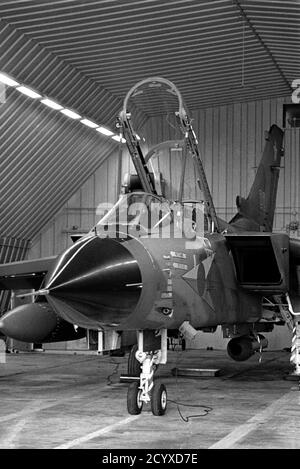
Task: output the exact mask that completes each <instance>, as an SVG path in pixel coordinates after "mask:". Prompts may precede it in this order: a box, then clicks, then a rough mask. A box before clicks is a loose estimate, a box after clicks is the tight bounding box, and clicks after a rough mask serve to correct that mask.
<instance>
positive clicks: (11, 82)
mask: <svg viewBox="0 0 300 469" xmlns="http://www.w3.org/2000/svg"><path fill="white" fill-rule="evenodd" d="M0 81H1V83H4V84H5V85H8V86H18V85H19V84H20V83H18V82H17V81H16V80H13V79H12V78H10V77H8V76H7V75H5V74H4V73H0Z"/></svg>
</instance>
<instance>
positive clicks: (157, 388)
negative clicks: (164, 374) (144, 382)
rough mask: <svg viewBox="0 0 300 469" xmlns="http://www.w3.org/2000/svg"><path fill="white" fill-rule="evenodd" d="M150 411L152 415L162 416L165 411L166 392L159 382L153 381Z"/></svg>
mask: <svg viewBox="0 0 300 469" xmlns="http://www.w3.org/2000/svg"><path fill="white" fill-rule="evenodd" d="M151 410H152V414H153V415H157V416H158V415H164V414H165V412H166V410H167V390H166V386H165V385H164V384H163V383H161V382H160V381H154V386H153V388H152V395H151Z"/></svg>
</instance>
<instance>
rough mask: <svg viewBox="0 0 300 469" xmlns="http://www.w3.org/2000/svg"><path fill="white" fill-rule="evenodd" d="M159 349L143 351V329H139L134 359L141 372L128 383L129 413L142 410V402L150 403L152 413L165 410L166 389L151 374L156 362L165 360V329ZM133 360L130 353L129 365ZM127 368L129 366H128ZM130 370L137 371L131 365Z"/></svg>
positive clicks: (160, 412)
mask: <svg viewBox="0 0 300 469" xmlns="http://www.w3.org/2000/svg"><path fill="white" fill-rule="evenodd" d="M160 334H161V350H156V351H154V352H153V351H150V352H149V351H148V352H144V351H143V331H139V335H138V347H137V350H136V353H135V358H136V361H137V362H138V363H139V364H140V369H141V372H140V373H139V379H138V381H134V382H132V383H130V385H129V386H128V391H127V410H128V413H129V414H131V415H137V414H140V413H141V412H142V408H143V404H144V403H148V402H150V403H151V410H152V413H153V415H156V416H161V415H164V414H165V412H166V410H167V390H166V387H165V385H164V384H163V383H162V382H161V381H160V380H156V381H154V379H153V375H154V371H155V370H156V368H157V366H158V364H160V363H166V361H167V330H166V329H162V330H161V331H160ZM132 362H133V357H132V354H131V355H130V357H129V365H130V364H131V363H132ZM129 368H131V367H130V366H129ZM131 371H137V367H136V366H133V367H132V370H131Z"/></svg>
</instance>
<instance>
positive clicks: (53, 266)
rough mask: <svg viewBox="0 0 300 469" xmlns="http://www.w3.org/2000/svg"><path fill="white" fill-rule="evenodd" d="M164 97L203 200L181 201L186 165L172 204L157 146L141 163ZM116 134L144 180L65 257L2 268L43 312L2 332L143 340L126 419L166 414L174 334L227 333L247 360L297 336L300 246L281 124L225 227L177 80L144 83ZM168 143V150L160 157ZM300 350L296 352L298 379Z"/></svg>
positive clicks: (1, 284)
mask: <svg viewBox="0 0 300 469" xmlns="http://www.w3.org/2000/svg"><path fill="white" fill-rule="evenodd" d="M154 91H156V92H157V91H159V93H160V94H162V93H164V94H165V95H166V96H167V101H168V104H170V107H171V109H172V115H173V118H174V125H173V123H172V126H175V125H177V129H179V132H180V135H181V138H182V140H181V141H180V142H181V144H182V145H183V146H184V148H185V149H186V155H187V158H188V159H190V160H192V161H193V164H194V168H195V171H196V174H197V183H198V185H199V188H200V190H201V194H202V195H201V198H199V200H185V199H184V197H183V185H184V177H185V176H184V168H185V164H182V174H181V177H180V180H179V191H178V198H177V200H171V199H170V198H168V197H167V198H166V197H164V196H163V195H162V192H163V191H162V185H161V178H160V175H159V174H158V172H157V171H156V170H155V169H154V166H153V165H151V164H150V160H151V156H152V155H153V153H154V152H155V149H154V150H153V149H152V150H150V151H149V152H148V153H147V154H146V155H145V156H144V154H143V151H142V147H141V139H140V137H139V136H138V135H137V133H136V132H137V131H138V130H135V128H136V129H138V127H137V125H138V121H137V122H135V117H134V111H136V109H138V108H145V107H146V105H148V104H149V99H153V103H154V105H156V104H157V102H158V101H155V99H154V98H152V94H153V92H154ZM132 102H134V104H132ZM118 127H119V130H120V132H121V134H122V136H123V137H124V138H125V139H126V143H127V148H128V150H129V153H130V156H131V159H132V162H133V164H134V167H135V170H136V175H131V176H130V177H129V183H128V184H127V187H126V191H124V192H125V193H123V194H121V196H120V198H119V200H118V202H117V203H116V204H115V205H114V206H113V207H112V209H111V210H110V211H109V212H108V213H107V214H106V215H105V216H104V217H103V218H101V220H100V221H99V222H98V223H97V225H96V226H95V227H93V228H92V229H91V231H90V232H89V233H88V234H87V235H85V236H83V237H82V238H81V239H80V240H79V241H77V242H76V243H75V244H74V245H72V246H71V247H69V248H68V249H67V250H66V251H65V252H63V253H62V254H61V255H60V256H58V257H57V258H49V259H46V260H43V259H38V260H36V261H25V262H22V263H12V264H8V265H7V264H5V265H1V266H0V288H1V289H18V288H34V289H36V291H35V303H33V304H28V305H23V306H20V307H18V308H15V309H13V310H11V311H8V312H7V313H6V314H5V315H4V316H3V317H2V318H1V321H0V330H1V331H2V332H3V333H4V334H6V335H8V336H10V337H13V338H16V339H19V340H23V341H28V342H39V343H41V342H42V343H43V342H47V341H54V340H71V339H73V338H76V337H80V336H82V335H83V333H84V330H85V329H94V330H97V329H98V330H114V331H116V332H117V333H119V334H120V335H121V337H122V334H125V333H126V331H136V343H135V345H134V347H132V350H131V352H130V354H129V359H128V375H129V376H130V377H136V379H135V380H132V381H131V382H130V384H129V386H128V395H127V407H128V411H129V413H130V414H138V413H140V412H141V410H142V406H143V403H147V402H150V403H151V408H152V412H153V414H154V415H163V414H164V413H165V411H166V407H167V391H166V388H165V386H164V384H163V383H162V382H161V381H160V380H157V379H155V378H154V372H155V369H156V367H157V366H158V365H159V364H164V363H166V361H167V349H168V346H167V344H168V337H178V336H183V337H193V336H194V335H195V333H196V331H198V330H202V331H210V332H214V331H215V330H216V328H217V326H219V325H220V326H221V327H222V329H223V335H224V337H225V338H230V341H229V342H228V353H229V355H230V357H232V358H233V359H234V360H237V361H242V360H246V359H248V358H249V357H250V356H251V355H253V353H254V352H255V351H257V350H262V349H263V348H265V347H266V346H267V340H266V338H265V337H264V336H263V333H264V332H270V331H271V330H272V329H273V328H274V326H275V325H282V324H285V323H287V324H288V326H289V327H290V328H291V330H292V331H293V332H292V334H293V337H294V338H295V337H297V328H298V317H297V314H299V313H298V312H299V311H300V295H299V292H300V242H299V241H298V240H292V239H290V238H289V236H288V235H287V234H280V233H273V232H272V227H273V219H274V211H275V203H276V193H277V186H278V179H279V171H280V163H281V158H282V156H283V150H282V146H283V131H282V130H281V129H280V128H279V127H277V126H276V125H272V126H271V128H270V129H269V131H268V132H266V136H265V138H266V142H265V148H264V152H263V156H262V159H261V161H260V164H259V166H258V169H257V173H256V176H255V179H254V182H253V185H252V187H251V190H250V192H249V195H248V197H247V198H242V197H240V196H238V197H237V214H236V215H235V216H234V217H233V218H232V220H231V221H229V222H225V221H224V220H222V219H221V218H219V217H218V216H217V214H216V211H215V207H214V204H213V200H212V197H211V193H210V190H209V186H208V183H207V180H206V175H205V171H204V168H203V163H202V159H201V156H200V152H199V149H198V142H197V139H196V135H195V133H194V130H193V128H192V125H191V120H190V117H189V115H188V111H187V107H186V106H185V104H184V102H183V100H182V97H181V94H180V92H179V91H178V89H177V88H176V86H175V85H174V84H173V83H171V82H170V81H169V80H166V79H164V78H159V77H155V78H149V79H146V80H143V81H141V82H139V83H137V84H136V85H135V86H134V87H133V88H132V89H131V90H130V91H129V92H128V94H127V96H126V98H125V100H124V106H123V109H122V111H121V113H120V115H119V118H118ZM164 144H165V145H166V146H170V141H167V142H165V143H164V142H162V143H160V144H159V145H157V146H156V149H157V148H159V149H161V148H163V146H164ZM183 163H184V162H183ZM149 168H150V169H151V171H150V169H149ZM227 184H229V182H228V181H227ZM73 325H76V328H75V329H76V330H75V329H74V327H73ZM298 332H299V331H298ZM298 352H299V351H298V348H297V347H296V350H294V349H293V350H292V353H293V354H294V355H293V363H294V365H295V372H294V373H295V375H299V373H300V368H299V363H298V361H299V356H298V355H299V353H298Z"/></svg>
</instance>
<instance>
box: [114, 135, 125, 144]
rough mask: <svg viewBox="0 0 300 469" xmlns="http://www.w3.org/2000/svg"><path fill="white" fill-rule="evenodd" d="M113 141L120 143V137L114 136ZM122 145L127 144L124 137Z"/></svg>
mask: <svg viewBox="0 0 300 469" xmlns="http://www.w3.org/2000/svg"><path fill="white" fill-rule="evenodd" d="M111 138H112V139H113V140H115V141H116V142H119V143H120V135H114V136H113V137H111ZM121 141H122V143H126V140H125V138H123V137H122V140H121Z"/></svg>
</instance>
